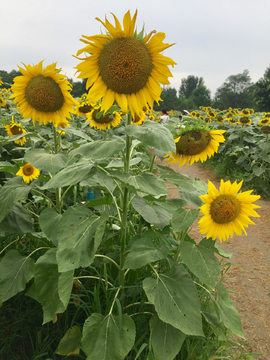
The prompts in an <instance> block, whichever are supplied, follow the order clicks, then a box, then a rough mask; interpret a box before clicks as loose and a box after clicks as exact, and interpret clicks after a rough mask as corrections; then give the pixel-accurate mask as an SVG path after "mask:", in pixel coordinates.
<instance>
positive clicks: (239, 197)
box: [199, 180, 260, 241]
mask: <svg viewBox="0 0 270 360" xmlns="http://www.w3.org/2000/svg"><path fill="white" fill-rule="evenodd" d="M242 183H243V181H241V182H240V183H239V184H237V182H236V181H235V182H234V183H233V184H231V182H230V181H229V180H228V181H226V182H224V181H223V180H221V183H220V188H219V191H218V190H217V189H216V187H215V185H214V184H212V183H211V181H208V194H206V195H202V196H200V198H201V200H202V201H203V202H204V203H205V204H204V205H202V206H201V207H200V211H201V212H202V213H203V215H204V216H203V217H202V218H201V220H200V221H199V228H200V232H201V234H206V233H207V238H209V237H212V239H213V240H215V239H216V238H217V237H218V238H219V239H220V241H222V240H223V241H226V240H228V239H229V237H230V236H231V237H233V235H234V233H236V234H237V235H242V230H243V231H244V233H245V234H246V235H247V233H246V231H245V227H248V225H249V224H252V225H254V222H252V221H251V220H250V219H249V216H253V217H259V215H258V214H257V212H256V211H255V210H254V209H256V208H260V206H258V205H255V204H252V203H253V202H254V201H256V200H258V199H259V198H260V196H259V195H251V193H252V191H253V190H250V191H245V192H242V193H238V192H239V190H240V188H241V186H242Z"/></svg>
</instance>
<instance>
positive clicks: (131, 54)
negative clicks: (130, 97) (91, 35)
mask: <svg viewBox="0 0 270 360" xmlns="http://www.w3.org/2000/svg"><path fill="white" fill-rule="evenodd" d="M98 65H99V71H100V75H101V77H102V80H103V81H104V83H105V84H106V85H107V86H108V88H109V89H111V90H112V91H115V92H117V93H118V94H135V93H136V92H138V91H140V90H141V89H143V88H144V87H145V86H146V83H147V81H148V79H149V76H150V74H151V71H152V68H153V63H152V57H151V54H150V51H149V49H148V48H147V47H146V45H144V44H143V43H142V42H141V41H139V40H137V39H134V38H132V37H119V38H117V39H114V40H112V41H110V42H109V43H108V44H107V45H105V46H104V48H103V50H102V51H101V53H100V55H99V64H98Z"/></svg>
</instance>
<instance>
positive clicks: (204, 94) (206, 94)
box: [189, 85, 212, 107]
mask: <svg viewBox="0 0 270 360" xmlns="http://www.w3.org/2000/svg"><path fill="white" fill-rule="evenodd" d="M189 99H191V100H192V101H193V102H194V104H195V105H196V107H199V106H211V103H212V100H211V91H210V90H209V89H207V87H206V86H204V85H199V86H198V87H197V88H196V89H194V90H193V91H192V93H191V96H190V98H189Z"/></svg>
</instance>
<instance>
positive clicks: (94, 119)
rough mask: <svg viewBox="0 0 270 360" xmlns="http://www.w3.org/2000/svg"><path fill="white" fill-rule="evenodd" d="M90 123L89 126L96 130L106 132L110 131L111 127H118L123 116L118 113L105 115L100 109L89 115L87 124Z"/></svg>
mask: <svg viewBox="0 0 270 360" xmlns="http://www.w3.org/2000/svg"><path fill="white" fill-rule="evenodd" d="M88 121H90V124H89V126H91V127H93V128H95V129H96V130H106V129H110V128H111V126H113V127H116V126H117V125H119V124H120V122H121V114H120V113H119V112H118V111H114V112H113V113H105V115H104V111H101V109H100V108H98V109H93V110H92V111H91V112H90V113H88V114H87V120H86V122H88Z"/></svg>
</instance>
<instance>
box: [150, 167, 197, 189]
mask: <svg viewBox="0 0 270 360" xmlns="http://www.w3.org/2000/svg"><path fill="white" fill-rule="evenodd" d="M157 168H158V169H159V172H160V178H161V179H163V180H166V181H168V182H169V183H170V184H174V185H176V186H180V187H183V188H185V189H187V190H190V191H192V190H193V185H192V183H193V180H192V179H191V177H190V176H188V175H183V174H179V172H177V171H174V170H173V169H171V168H169V167H168V166H162V165H157Z"/></svg>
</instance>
